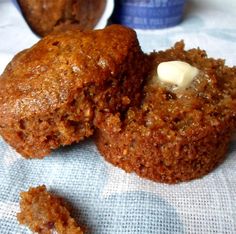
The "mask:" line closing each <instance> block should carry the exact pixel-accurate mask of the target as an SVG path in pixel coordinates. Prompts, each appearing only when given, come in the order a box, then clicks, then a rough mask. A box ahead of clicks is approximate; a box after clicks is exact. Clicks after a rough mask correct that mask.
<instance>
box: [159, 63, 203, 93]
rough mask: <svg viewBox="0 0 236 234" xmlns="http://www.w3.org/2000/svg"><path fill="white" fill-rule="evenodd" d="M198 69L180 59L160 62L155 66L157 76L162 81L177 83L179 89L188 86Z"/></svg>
mask: <svg viewBox="0 0 236 234" xmlns="http://www.w3.org/2000/svg"><path fill="white" fill-rule="evenodd" d="M198 73H199V70H198V69H197V68H196V67H193V66H191V65H190V64H188V63H186V62H182V61H169V62H163V63H160V64H159V65H158V67H157V77H158V79H159V80H160V81H162V82H167V83H170V84H173V85H177V87H178V88H180V89H185V88H187V87H189V86H190V84H191V82H192V81H193V79H194V77H195V76H197V74H198Z"/></svg>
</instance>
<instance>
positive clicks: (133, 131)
mask: <svg viewBox="0 0 236 234" xmlns="http://www.w3.org/2000/svg"><path fill="white" fill-rule="evenodd" d="M173 60H179V61H184V62H187V63H189V64H191V65H192V66H194V67H196V68H198V69H199V70H200V73H199V75H198V76H197V77H196V78H195V79H194V81H193V82H192V84H191V86H190V87H189V88H187V89H184V90H179V91H177V90H175V89H174V88H173V87H171V86H169V85H164V84H161V83H160V82H157V79H156V77H157V71H156V70H157V65H158V64H160V63H161V62H165V61H173ZM150 63H152V68H151V70H150V72H149V80H148V82H147V84H146V85H145V88H144V91H143V101H142V104H141V106H140V107H139V108H135V107H131V108H130V109H129V110H128V112H127V114H126V115H125V116H122V115H120V114H115V115H111V116H110V117H109V118H107V120H106V121H105V122H100V125H99V130H98V131H97V134H96V144H97V146H98V149H99V151H100V152H101V154H102V155H103V156H104V158H105V159H106V160H107V161H109V162H111V163H112V164H114V165H115V166H118V167H120V168H122V169H124V170H125V171H126V172H136V173H137V174H138V175H139V176H141V177H145V178H148V179H150V180H154V181H158V182H165V183H177V182H181V181H188V180H191V179H195V178H199V177H202V176H203V175H205V174H207V173H208V172H210V171H211V170H213V169H214V168H215V167H216V166H217V165H218V164H219V163H220V162H221V161H222V160H223V159H224V158H225V155H226V152H227V148H228V145H229V141H230V137H231V135H232V132H233V131H234V130H235V128H236V67H233V68H230V67H227V66H225V64H224V61H223V60H220V59H218V60H215V59H212V58H207V55H206V53H205V51H203V50H200V49H191V50H188V51H185V50H184V43H183V42H178V43H176V44H175V46H174V47H173V48H171V49H168V50H166V51H161V52H158V53H156V52H154V53H152V54H151V55H150Z"/></svg>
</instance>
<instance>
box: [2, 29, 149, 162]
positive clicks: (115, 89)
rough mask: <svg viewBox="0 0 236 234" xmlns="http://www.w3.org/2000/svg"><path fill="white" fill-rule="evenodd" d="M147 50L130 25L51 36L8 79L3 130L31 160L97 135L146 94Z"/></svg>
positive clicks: (22, 56)
mask: <svg viewBox="0 0 236 234" xmlns="http://www.w3.org/2000/svg"><path fill="white" fill-rule="evenodd" d="M145 58H146V56H145V55H144V54H143V52H142V51H141V49H140V46H139V43H138V41H137V38H136V33H135V32H134V31H133V30H131V29H128V28H126V27H123V26H119V25H112V26H109V27H107V28H105V29H104V30H95V31H92V30H91V31H86V32H80V31H79V30H71V31H67V32H64V33H63V32H61V33H54V34H51V35H49V36H47V37H45V38H44V39H42V40H41V41H39V42H38V43H37V44H36V45H34V46H33V47H32V48H30V49H28V50H25V51H23V52H21V53H19V54H18V55H16V56H15V58H14V59H13V60H12V61H11V63H10V64H9V65H8V66H7V68H6V69H5V71H4V73H3V74H2V76H1V79H0V134H1V135H2V136H3V138H4V139H5V140H6V141H7V142H8V143H9V144H10V145H12V146H13V147H14V148H15V149H16V150H17V151H18V152H19V153H21V154H22V155H23V156H25V157H26V158H34V157H43V156H45V155H47V154H49V153H50V151H51V150H52V149H56V148H58V147H59V146H60V145H69V144H71V143H73V142H78V141H80V140H82V139H83V138H85V137H88V136H90V135H92V134H93V129H94V124H93V122H96V119H99V120H100V121H102V119H103V118H104V117H105V115H106V114H109V113H110V112H111V113H115V112H117V111H121V112H122V111H124V110H125V109H126V108H127V107H128V106H130V105H134V104H135V103H137V102H138V101H139V99H140V89H141V87H142V82H143V77H144V73H145V69H146V68H145V66H143V65H142V63H143V61H144V60H145Z"/></svg>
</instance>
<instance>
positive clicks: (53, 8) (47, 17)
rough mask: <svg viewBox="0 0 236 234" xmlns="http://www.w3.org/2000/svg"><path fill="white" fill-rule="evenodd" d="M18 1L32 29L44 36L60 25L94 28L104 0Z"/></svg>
mask: <svg viewBox="0 0 236 234" xmlns="http://www.w3.org/2000/svg"><path fill="white" fill-rule="evenodd" d="M18 3H19V5H20V8H21V10H22V12H23V15H24V17H25V19H26V21H27V22H28V24H29V25H30V27H31V28H32V30H33V31H34V32H36V33H37V34H38V35H40V36H45V35H47V34H48V33H50V32H52V31H53V29H54V27H55V26H61V25H70V24H74V25H77V26H78V27H79V28H80V29H84V30H86V29H92V28H94V26H95V25H96V24H97V22H98V20H99V19H100V18H101V16H102V14H103V11H104V9H105V5H106V0H98V1H94V0H57V1H52V0H18Z"/></svg>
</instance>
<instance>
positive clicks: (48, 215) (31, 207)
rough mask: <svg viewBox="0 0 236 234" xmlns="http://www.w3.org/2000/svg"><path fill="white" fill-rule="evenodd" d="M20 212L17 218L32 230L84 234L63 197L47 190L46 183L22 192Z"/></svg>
mask: <svg viewBox="0 0 236 234" xmlns="http://www.w3.org/2000/svg"><path fill="white" fill-rule="evenodd" d="M20 197H21V200H20V209H21V211H20V213H18V214H17V219H18V221H19V223H20V224H24V225H26V226H28V227H29V228H30V230H31V231H33V232H37V233H41V234H52V233H54V231H56V232H57V233H58V234H83V231H82V230H81V228H80V227H79V226H78V225H77V223H76V221H75V220H74V219H73V218H72V217H71V216H70V213H69V211H68V209H67V207H66V204H65V202H64V201H63V199H62V198H60V197H58V196H56V195H54V194H52V193H50V192H48V191H47V189H46V187H45V185H42V186H38V187H36V188H30V189H29V191H27V192H21V194H20Z"/></svg>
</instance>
